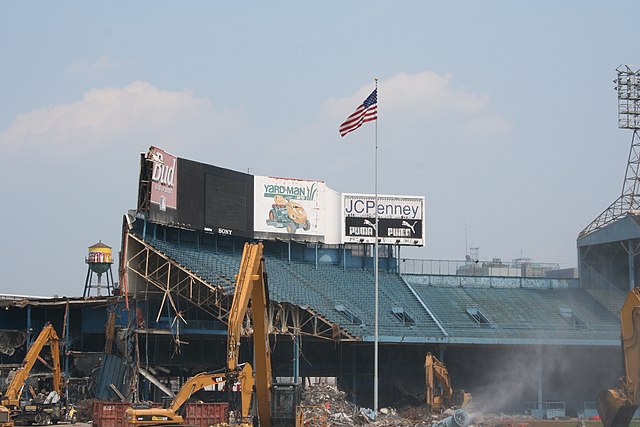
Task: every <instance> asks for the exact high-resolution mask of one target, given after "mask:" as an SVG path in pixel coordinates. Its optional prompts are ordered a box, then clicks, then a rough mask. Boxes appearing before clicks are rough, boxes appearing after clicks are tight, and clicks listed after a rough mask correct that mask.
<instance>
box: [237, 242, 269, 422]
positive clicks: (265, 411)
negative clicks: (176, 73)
mask: <svg viewBox="0 0 640 427" xmlns="http://www.w3.org/2000/svg"><path fill="white" fill-rule="evenodd" d="M262 253H263V246H262V243H245V245H244V249H243V251H242V261H241V262H240V271H239V272H238V277H237V279H236V289H235V292H234V294H233V302H232V303H231V310H230V311H229V323H228V325H229V328H228V333H227V370H228V371H229V372H234V371H236V370H237V366H238V356H239V352H240V335H241V332H242V321H243V320H244V316H245V315H246V313H247V308H248V306H249V300H251V312H252V319H253V348H254V358H255V361H254V363H255V381H256V382H255V393H256V400H257V403H258V418H259V420H260V426H261V427H271V391H270V388H271V382H272V381H271V380H272V378H271V353H270V350H269V343H268V341H267V340H268V337H269V334H268V331H267V309H268V307H269V300H268V295H269V293H268V290H267V281H266V279H265V275H266V273H265V267H264V259H263V258H262Z"/></svg>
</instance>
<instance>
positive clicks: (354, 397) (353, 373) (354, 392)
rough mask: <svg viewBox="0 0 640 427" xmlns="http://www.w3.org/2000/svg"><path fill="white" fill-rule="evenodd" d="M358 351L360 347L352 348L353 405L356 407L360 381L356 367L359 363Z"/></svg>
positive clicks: (354, 346)
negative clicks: (357, 359)
mask: <svg viewBox="0 0 640 427" xmlns="http://www.w3.org/2000/svg"><path fill="white" fill-rule="evenodd" d="M357 349H358V347H357V346H356V345H353V346H352V347H351V390H352V392H351V403H353V404H354V405H355V404H356V401H357V398H356V397H357V393H358V380H357V375H356V366H358V363H357V361H356V350H357Z"/></svg>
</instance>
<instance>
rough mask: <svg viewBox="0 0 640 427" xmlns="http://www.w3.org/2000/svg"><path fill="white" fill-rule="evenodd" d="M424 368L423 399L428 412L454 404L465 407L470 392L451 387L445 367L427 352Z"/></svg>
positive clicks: (442, 409) (469, 398) (438, 410)
mask: <svg viewBox="0 0 640 427" xmlns="http://www.w3.org/2000/svg"><path fill="white" fill-rule="evenodd" d="M424 370H425V377H426V386H425V401H426V404H427V408H428V410H429V412H432V413H436V412H442V411H444V410H445V409H448V408H451V407H454V406H455V407H458V408H465V407H467V405H468V404H469V402H470V401H471V394H469V393H465V392H464V390H460V389H454V388H453V386H452V384H451V378H450V377H449V371H447V367H446V366H445V364H444V363H442V362H441V361H440V360H438V358H437V357H435V356H434V355H433V354H431V353H427V356H426V358H425V362H424Z"/></svg>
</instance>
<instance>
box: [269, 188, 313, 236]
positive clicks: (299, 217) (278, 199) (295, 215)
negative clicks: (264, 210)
mask: <svg viewBox="0 0 640 427" xmlns="http://www.w3.org/2000/svg"><path fill="white" fill-rule="evenodd" d="M267 225H270V226H272V227H275V228H286V229H287V232H289V233H295V232H296V231H297V230H298V228H302V229H303V230H305V231H307V230H309V229H310V228H311V223H310V222H309V219H308V218H307V212H306V211H305V210H304V208H303V207H302V205H300V203H298V202H296V201H295V200H287V199H286V198H285V197H283V196H280V195H278V196H275V197H274V198H273V204H272V205H271V209H270V210H269V219H268V220H267Z"/></svg>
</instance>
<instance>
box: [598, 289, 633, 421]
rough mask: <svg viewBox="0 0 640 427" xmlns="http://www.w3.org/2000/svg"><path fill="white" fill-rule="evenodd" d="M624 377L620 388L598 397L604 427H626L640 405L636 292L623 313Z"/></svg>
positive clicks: (602, 392)
mask: <svg viewBox="0 0 640 427" xmlns="http://www.w3.org/2000/svg"><path fill="white" fill-rule="evenodd" d="M620 329H621V334H620V340H621V342H622V359H623V365H624V366H623V367H624V373H623V376H622V377H621V378H620V380H619V382H618V385H617V386H615V387H613V388H611V389H609V390H603V391H601V392H600V393H599V394H598V398H597V400H596V406H597V408H598V414H599V415H600V418H601V420H602V424H604V427H627V426H628V425H629V424H630V423H631V419H632V418H633V414H634V413H635V412H636V409H638V405H640V336H639V335H638V334H639V333H640V290H639V289H638V288H634V289H632V290H630V291H629V293H627V299H626V300H625V302H624V304H623V305H622V310H620Z"/></svg>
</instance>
